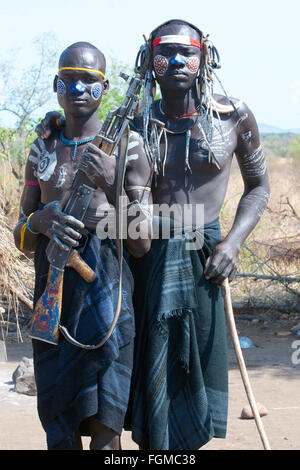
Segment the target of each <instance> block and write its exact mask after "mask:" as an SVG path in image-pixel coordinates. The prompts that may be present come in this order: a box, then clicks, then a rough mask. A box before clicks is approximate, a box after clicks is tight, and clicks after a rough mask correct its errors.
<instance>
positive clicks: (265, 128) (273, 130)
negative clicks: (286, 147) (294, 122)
mask: <svg viewBox="0 0 300 470" xmlns="http://www.w3.org/2000/svg"><path fill="white" fill-rule="evenodd" d="M258 129H259V132H260V133H261V134H300V129H280V128H279V127H274V126H269V125H268V124H263V123H258Z"/></svg>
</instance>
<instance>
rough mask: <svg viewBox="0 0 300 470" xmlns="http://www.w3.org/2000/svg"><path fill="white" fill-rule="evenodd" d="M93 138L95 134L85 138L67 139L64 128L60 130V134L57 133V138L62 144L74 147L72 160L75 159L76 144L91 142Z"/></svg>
mask: <svg viewBox="0 0 300 470" xmlns="http://www.w3.org/2000/svg"><path fill="white" fill-rule="evenodd" d="M94 138H95V136H93V137H88V138H87V139H83V140H71V139H68V138H67V137H65V135H64V130H62V131H61V133H60V135H59V139H60V141H61V143H62V144H64V145H66V146H67V147H74V152H73V156H72V160H75V157H76V154H77V147H78V145H83V144H87V143H88V142H91V141H92V140H94Z"/></svg>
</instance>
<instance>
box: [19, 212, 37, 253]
mask: <svg viewBox="0 0 300 470" xmlns="http://www.w3.org/2000/svg"><path fill="white" fill-rule="evenodd" d="M33 214H34V212H32V213H31V214H30V215H29V216H28V217H27V219H26V222H25V224H23V225H22V228H21V241H20V250H23V248H24V238H25V232H26V229H27V228H28V229H29V231H30V232H31V233H33V234H34V235H38V233H39V232H34V231H33V230H32V229H31V228H30V227H29V226H28V224H29V221H30V218H31V216H32V215H33Z"/></svg>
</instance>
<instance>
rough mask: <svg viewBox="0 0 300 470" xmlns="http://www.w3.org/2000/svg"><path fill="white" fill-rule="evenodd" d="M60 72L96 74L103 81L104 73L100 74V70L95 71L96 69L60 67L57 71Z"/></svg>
mask: <svg viewBox="0 0 300 470" xmlns="http://www.w3.org/2000/svg"><path fill="white" fill-rule="evenodd" d="M61 70H78V71H83V72H93V73H98V74H99V75H101V77H103V78H104V79H105V75H104V73H102V72H100V70H96V69H88V68H85V67H61V68H60V69H59V70H58V72H61Z"/></svg>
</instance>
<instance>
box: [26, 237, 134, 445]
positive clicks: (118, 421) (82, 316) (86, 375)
mask: <svg viewBox="0 0 300 470" xmlns="http://www.w3.org/2000/svg"><path fill="white" fill-rule="evenodd" d="M47 243H48V238H46V237H44V236H40V238H39V241H38V246H37V249H36V252H35V270H36V282H35V293H34V303H36V302H37V300H38V299H39V297H40V296H41V295H42V293H43V291H44V289H45V285H46V281H47V274H48V269H49V264H48V261H47V257H46V254H45V249H46V246H47ZM81 245H82V246H81V248H80V249H79V252H80V255H81V256H82V258H83V259H84V260H85V261H86V262H87V264H88V265H89V266H90V267H91V268H92V269H93V270H94V271H95V272H96V275H97V277H96V279H95V281H94V282H93V283H91V284H87V283H85V282H84V281H83V280H82V278H81V277H80V276H79V275H78V274H77V273H76V272H75V271H74V270H73V269H72V268H66V270H65V278H64V286H63V302H62V316H61V323H62V324H63V325H64V326H66V327H67V328H68V330H69V332H70V333H71V335H72V336H73V337H75V338H76V339H77V340H78V341H79V342H81V343H84V344H98V343H99V342H100V341H101V340H102V339H103V338H104V337H105V336H106V334H107V332H108V330H109V328H110V326H111V324H112V322H113V318H114V313H115V309H116V305H117V297H118V283H119V265H118V260H117V251H116V246H115V243H114V242H113V241H111V240H109V239H108V240H104V241H101V240H99V239H98V238H97V236H96V235H94V234H85V235H84V237H83V241H82V243H81ZM122 293H123V300H122V309H121V314H120V317H119V320H118V323H117V326H116V328H115V330H114V332H113V334H112V335H111V337H110V339H109V340H108V341H107V342H106V343H105V344H104V346H102V347H101V348H100V349H96V350H84V349H80V348H78V347H76V346H73V345H72V344H70V343H69V342H68V341H67V340H66V339H65V338H64V337H63V336H62V335H61V337H60V340H59V345H58V346H55V345H51V344H47V343H45V342H42V341H38V340H33V352H34V367H35V377H36V384H37V403H38V413H39V417H40V420H41V423H42V426H43V428H44V430H45V432H46V435H47V444H48V449H70V448H71V446H72V442H73V439H74V434H75V431H76V430H78V429H79V428H80V426H81V425H82V424H83V423H84V420H85V419H86V418H88V417H90V416H95V417H96V418H97V419H98V420H99V421H100V422H101V423H102V424H104V425H105V426H107V427H109V428H111V429H113V430H114V431H115V432H117V433H118V434H121V431H122V428H123V424H124V417H125V413H126V409H127V404H128V397H129V389H130V379H131V372H132V359H133V340H134V319H133V306H132V293H133V279H132V275H131V272H130V270H129V268H128V265H127V263H126V261H125V260H124V264H123V290H122Z"/></svg>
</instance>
